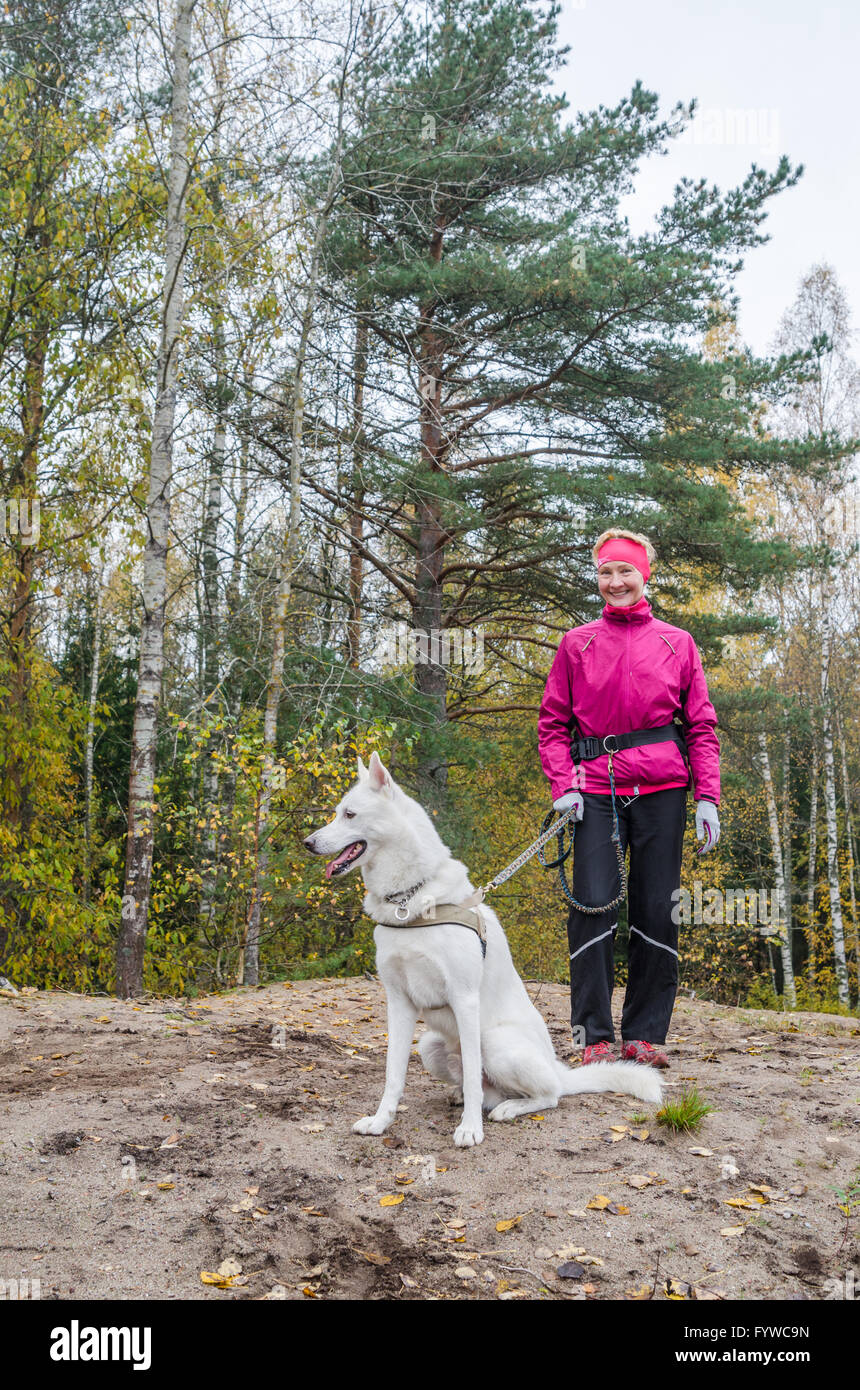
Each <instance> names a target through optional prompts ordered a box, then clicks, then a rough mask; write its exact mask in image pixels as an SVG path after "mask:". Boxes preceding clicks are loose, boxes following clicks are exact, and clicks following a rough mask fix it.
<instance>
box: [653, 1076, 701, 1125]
mask: <svg viewBox="0 0 860 1390" xmlns="http://www.w3.org/2000/svg"><path fill="white" fill-rule="evenodd" d="M713 1108H714V1107H713V1106H712V1105H708V1102H707V1101H706V1100H705V1098H704V1096H702V1095H700V1094H699V1091H698V1089H697V1087H695V1086H686V1087H684V1089H683V1090H682V1091H680V1092H679V1094H678V1095H677V1096H675V1097H673V1098H672V1099H671V1100H667V1101H666V1104H665V1105H664V1106H663V1108H662V1110H658V1111H657V1114H656V1116H655V1118H656V1120H657V1123H658V1125H665V1126H666V1128H667V1129H671V1130H672V1132H673V1133H674V1134H695V1132H696V1130H697V1129H698V1128H699V1126H700V1124H701V1123H702V1120H703V1119H704V1118H705V1116H706V1115H709V1114H710V1113H711V1111H712V1110H713Z"/></svg>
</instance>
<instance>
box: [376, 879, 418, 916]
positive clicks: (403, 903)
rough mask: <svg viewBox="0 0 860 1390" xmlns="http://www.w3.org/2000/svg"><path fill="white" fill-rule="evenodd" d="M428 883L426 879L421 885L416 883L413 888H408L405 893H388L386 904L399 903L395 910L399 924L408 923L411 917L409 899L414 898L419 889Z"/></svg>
mask: <svg viewBox="0 0 860 1390" xmlns="http://www.w3.org/2000/svg"><path fill="white" fill-rule="evenodd" d="M426 882H427V880H426V878H422V880H421V882H420V883H416V884H415V885H414V886H413V887H412V888H407V889H406V890H405V892H403V893H388V894H387V895H386V897H385V902H387V903H397V906H396V908H395V909H394V915H395V917H396V918H397V920H398V922H405V921H406V918H407V917H408V916H409V908H408V906H407V904H408V902H409V899H410V898H412V897H414V896H415V894H416V893H417V892H418V889H419V888H423V887H424V884H425V883H426Z"/></svg>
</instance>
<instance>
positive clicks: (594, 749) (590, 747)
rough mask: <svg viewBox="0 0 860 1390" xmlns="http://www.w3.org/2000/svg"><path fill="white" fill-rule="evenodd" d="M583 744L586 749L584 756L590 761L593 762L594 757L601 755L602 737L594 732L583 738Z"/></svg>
mask: <svg viewBox="0 0 860 1390" xmlns="http://www.w3.org/2000/svg"><path fill="white" fill-rule="evenodd" d="M582 746H583V749H584V750H585V751H584V752H583V755H582V756H583V758H585V759H586V760H587V761H588V762H591V760H592V759H593V758H599V757H600V751H601V750H600V739H599V738H597V737H596V736H595V735H594V734H590V735H589V737H588V738H584V739H583V740H582Z"/></svg>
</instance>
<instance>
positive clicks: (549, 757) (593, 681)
mask: <svg viewBox="0 0 860 1390" xmlns="http://www.w3.org/2000/svg"><path fill="white" fill-rule="evenodd" d="M679 712H680V714H681V716H682V719H683V732H684V737H685V738H686V740H687V749H688V752H689V756H690V767H691V768H692V772H693V795H694V797H695V798H696V800H697V801H698V800H699V799H700V798H703V797H704V798H705V799H706V800H707V801H713V802H714V804H715V805H718V804H719V800H720V743H719V739H718V738H717V735H716V732H715V729H716V723H717V715H716V711H715V709H714V707H713V705H712V704H711V701H710V697H709V695H708V687H707V685H706V683H705V676H704V672H703V671H702V661H701V657H700V656H699V652H698V649H697V647H696V644H695V642H694V641H693V639H692V637H691V636H690V634H689V632H685V631H684V630H683V628H680V627H672V626H671V624H669V623H664V622H661V621H660V619H659V618H655V617H654V615H653V614H652V612H651V605H650V603H649V602H648V600H647V599H646V598H641V599H639V601H638V603H634V604H631V605H630V606H629V607H626V608H625V607H621V608H616V607H614V606H613V605H612V604H609V603H607V604H606V606H605V607H604V609H603V614H602V616H601V617H600V618H598V619H597V620H596V621H595V622H593V623H583V625H582V627H574V628H572V629H571V630H570V632H566V633H565V634H564V637H563V638H562V640H561V643H560V645H559V648H558V651H557V652H556V654H555V659H554V660H553V663H552V666H551V668H550V673H549V676H548V677H547V682H546V688H545V690H544V693H543V699H542V701H541V707H540V713H539V715H538V751H539V753H540V760H541V766H542V767H543V770H544V772H545V773H546V775H547V777H548V778H549V780H550V784H551V786H552V798H553V801H555V800H556V799H557V798H558V797H560V796H563V795H564V793H565V792H566V791H570V790H574V791H582V792H600V793H605V794H606V795H608V794H609V790H610V788H609V770H608V762H609V759H608V756H607V755H606V754H605V753H604V754H602V755H601V757H599V758H595V759H594V760H593V761H589V762H581V763H580V764H579V767H578V768H577V767H576V766H575V765H574V762H573V759H572V757H571V752H570V744H571V739H572V738H587V737H589V736H591V735H600V736H601V737H605V736H606V735H607V734H624V733H629V732H630V731H631V730H632V729H653V728H656V727H657V726H658V725H660V724H668V723H669V722H670V720H671V719H672V717H673V715H675V714H676V713H679ZM573 720H575V721H576V726H578V730H579V732H578V733H577V732H576V727H573V728H572V727H571V724H572V721H573ZM613 771H614V774H615V790H616V791H617V792H619V793H620V794H621V795H622V796H632V795H634V794H635V793H636V792H639V793H642V792H656V791H663V790H664V789H665V788H667V787H686V786H687V785H688V782H689V777H688V775H687V768H686V765H685V763H684V756H683V754H682V752H681V749H680V748H679V747H678V745H677V744H676V743H671V742H667V743H652V744H648V745H647V746H644V747H641V748H628V749H626V750H624V751H623V752H621V753H616V754H615V755H614V762H613Z"/></svg>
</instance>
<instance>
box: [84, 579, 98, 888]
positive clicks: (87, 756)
mask: <svg viewBox="0 0 860 1390" xmlns="http://www.w3.org/2000/svg"><path fill="white" fill-rule="evenodd" d="M101 649H102V577H101V574H99V576H98V578H97V579H96V613H95V634H94V636H93V669H92V671H91V672H90V699H89V709H88V711H87V738H86V748H85V751H84V835H85V840H86V851H85V852H86V864H85V866H84V902H89V900H90V879H91V876H92V833H93V744H94V742H95V731H96V704H97V702H98V693H99V664H100V662H101Z"/></svg>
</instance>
